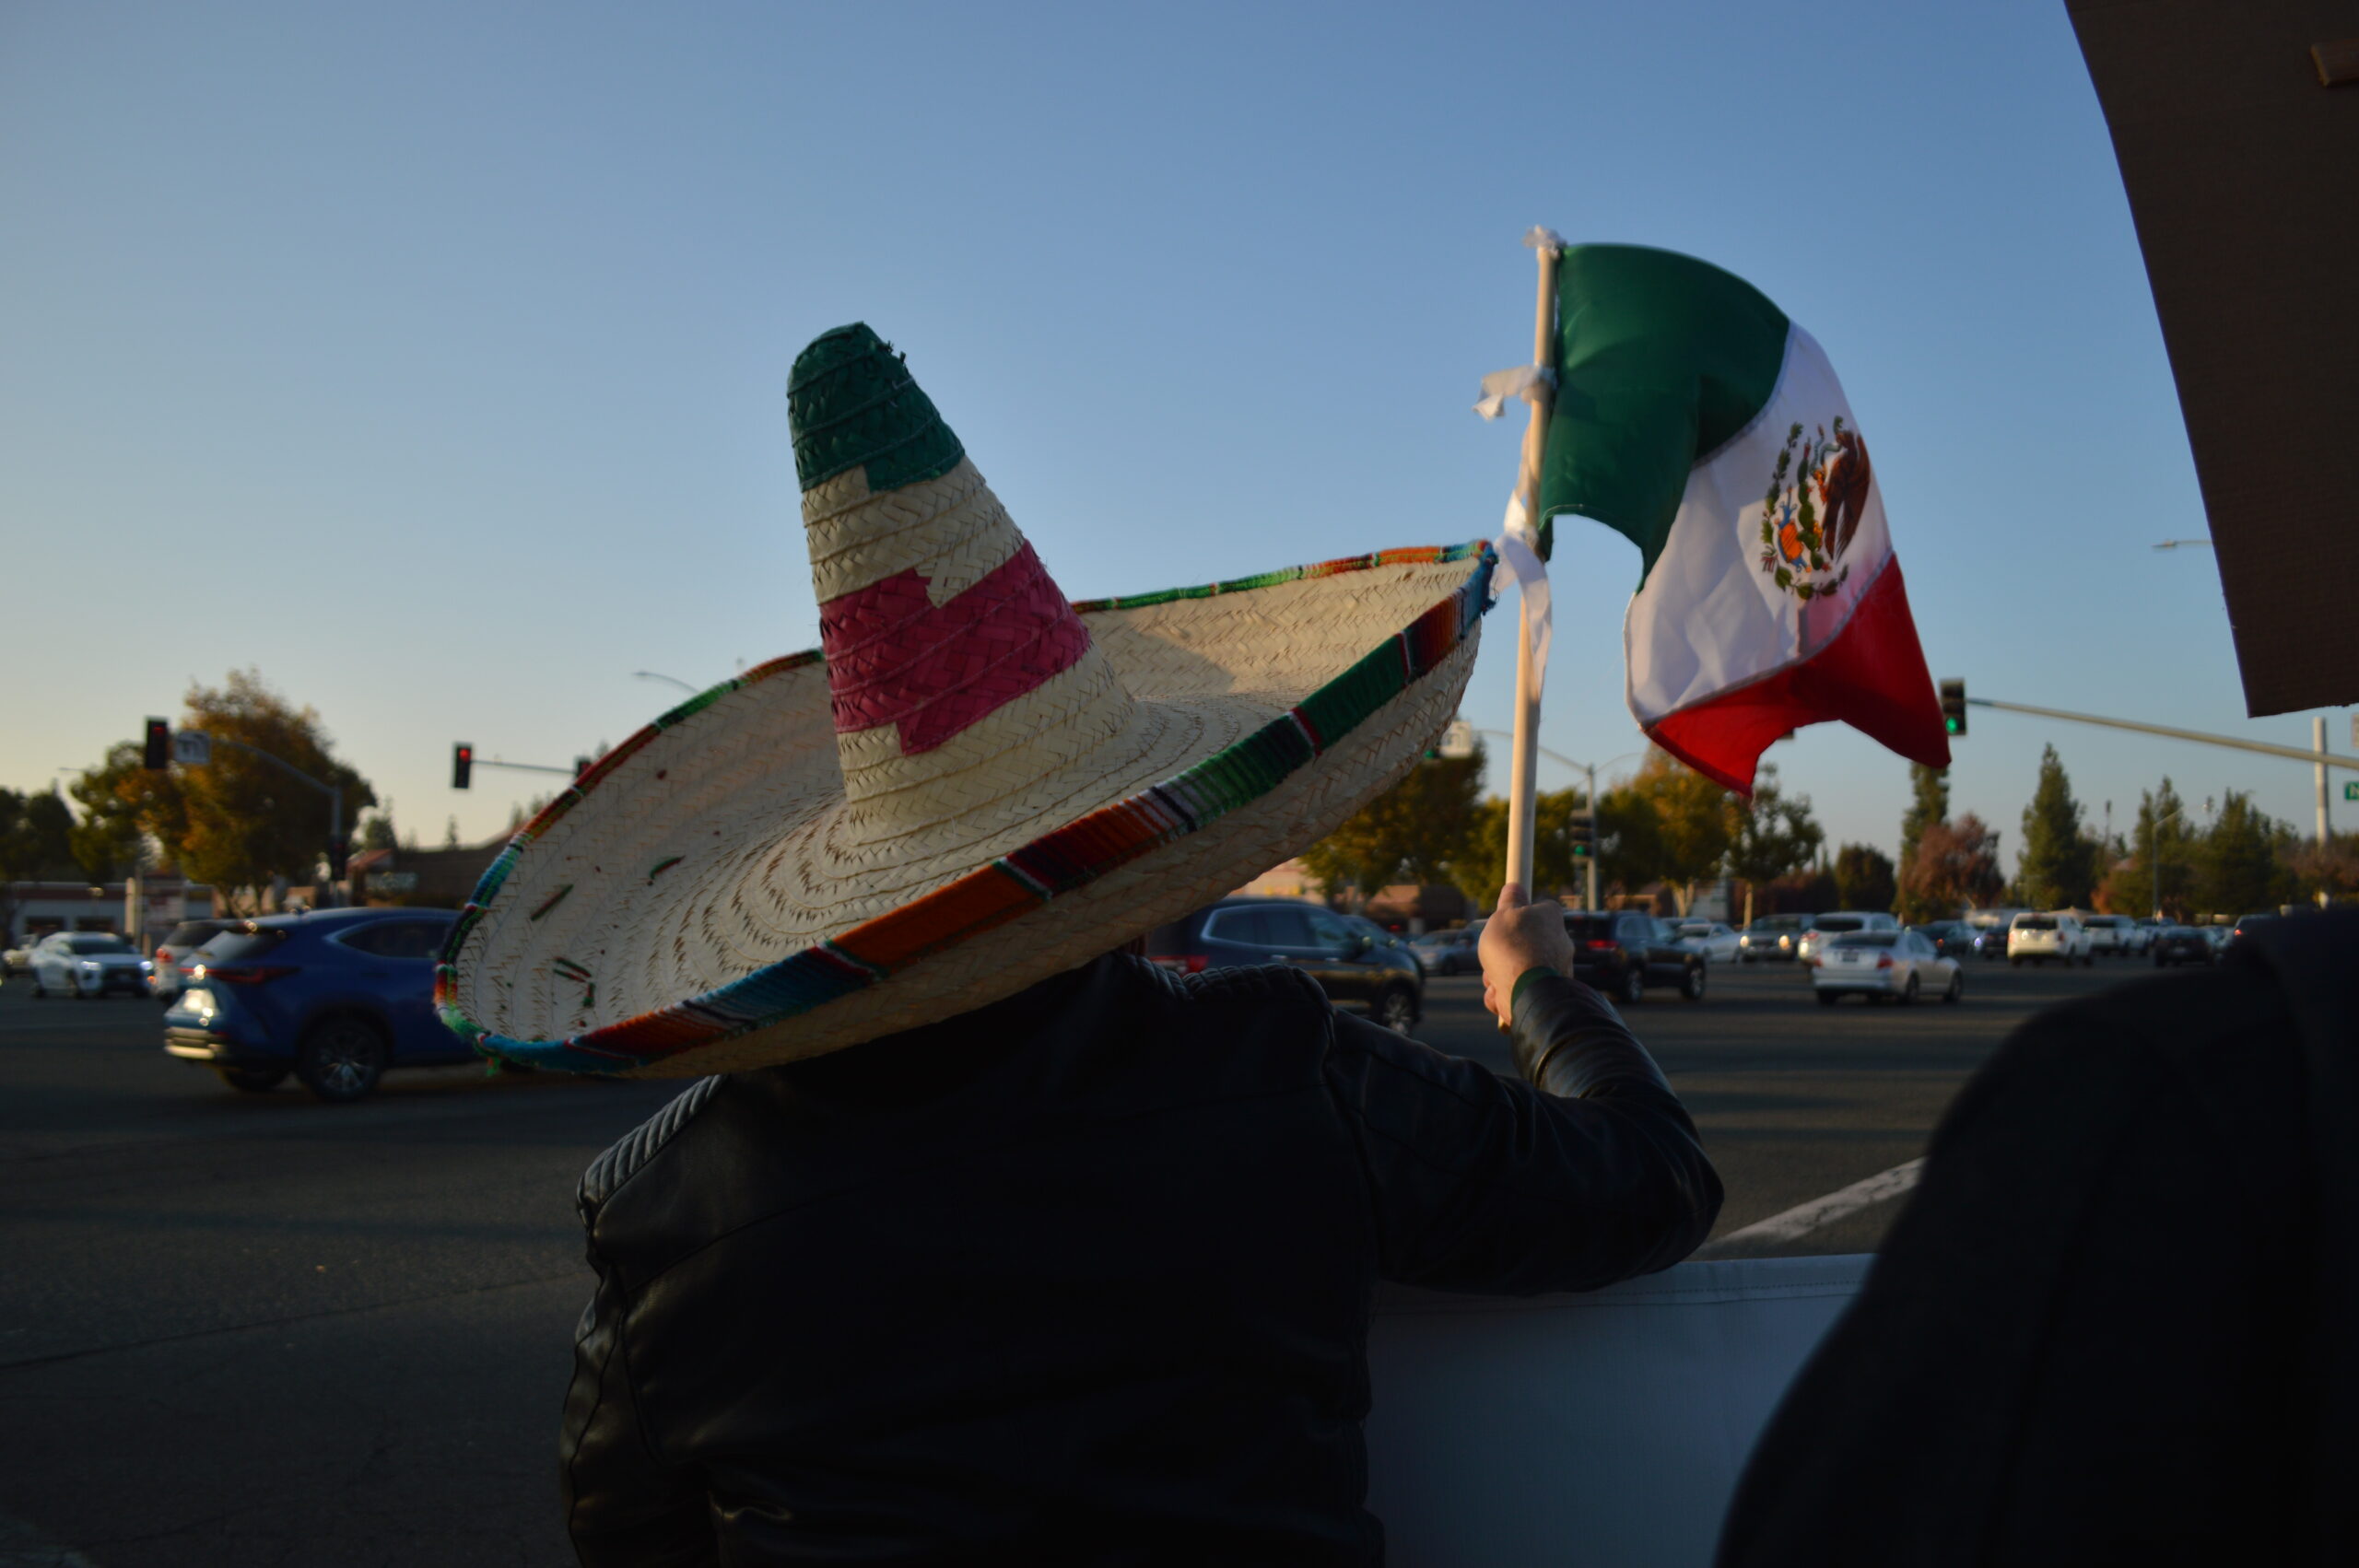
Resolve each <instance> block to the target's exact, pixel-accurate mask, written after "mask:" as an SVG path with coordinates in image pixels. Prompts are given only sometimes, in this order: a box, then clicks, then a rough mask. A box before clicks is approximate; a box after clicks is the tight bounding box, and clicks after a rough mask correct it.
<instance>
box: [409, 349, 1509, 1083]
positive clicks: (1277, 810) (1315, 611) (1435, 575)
mask: <svg viewBox="0 0 2359 1568" xmlns="http://www.w3.org/2000/svg"><path fill="white" fill-rule="evenodd" d="M787 403H788V409H789V413H790V415H791V416H792V422H793V430H794V459H795V468H796V471H797V473H798V474H799V475H800V476H801V479H802V485H803V517H804V525H805V527H806V528H807V529H808V531H809V535H810V549H811V577H812V582H813V586H814V588H815V589H816V592H817V595H818V600H819V626H820V637H821V646H820V647H819V648H818V649H814V650H812V651H810V652H807V653H798V654H793V655H790V656H789V657H787V658H783V659H778V660H773V661H770V662H769V663H767V664H763V665H760V666H757V668H755V669H752V670H749V671H747V672H746V673H745V674H743V675H741V676H739V677H738V678H737V679H735V680H733V681H726V682H723V683H722V685H718V686H715V687H713V688H712V689H711V690H710V691H708V692H706V693H704V694H703V695H701V696H697V697H693V698H691V699H690V700H688V701H687V702H684V703H682V704H681V705H680V706H679V707H677V708H674V709H672V711H670V712H669V713H666V714H664V715H663V717H662V718H660V719H658V720H655V722H654V723H653V724H651V725H650V726H649V727H648V728H646V729H644V730H642V731H640V732H639V733H638V734H636V735H633V736H632V737H631V738H630V739H629V740H628V741H627V742H625V743H623V744H622V745H621V746H619V747H617V748H616V750H614V751H613V752H611V753H609V754H608V755H606V756H605V757H604V758H603V759H602V760H601V761H600V762H599V763H598V764H597V766H594V767H593V768H591V769H590V770H589V771H588V772H587V773H585V774H584V775H582V777H581V778H580V779H579V780H577V781H576V782H575V784H574V785H573V787H572V788H570V789H569V790H566V791H565V793H564V794H562V795H560V796H559V797H558V798H557V801H556V802H554V803H553V804H551V805H550V806H549V808H548V809H547V810H546V811H544V812H543V813H541V814H540V815H539V816H537V817H535V818H534V819H533V821H532V822H531V824H529V825H527V826H526V827H525V828H524V829H523V830H522V832H521V833H519V834H518V835H517V836H516V837H515V838H514V840H513V841H511V843H510V844H509V846H508V848H506V849H505V850H503V851H502V852H501V854H500V856H499V859H498V860H495V861H493V862H492V865H491V868H490V870H489V871H487V872H485V873H484V878H483V881H482V883H480V884H479V885H478V886H477V887H476V889H475V897H474V900H473V901H472V902H471V903H469V904H468V906H467V907H466V910H465V912H464V914H463V915H462V916H461V918H460V919H459V921H458V923H457V926H456V929H455V930H453V932H452V938H451V944H450V946H449V948H448V949H447V950H446V951H445V953H444V954H443V961H442V965H441V966H440V969H439V970H438V971H437V979H436V1000H437V1001H438V1003H439V1005H440V1009H441V1013H442V1017H443V1020H444V1022H446V1023H447V1024H449V1025H450V1026H451V1027H452V1029H454V1030H456V1031H457V1032H458V1033H459V1034H460V1035H461V1036H463V1037H464V1038H465V1039H467V1040H469V1041H471V1042H472V1043H473V1044H474V1045H475V1047H476V1048H477V1049H478V1050H480V1051H483V1052H484V1053H486V1054H487V1055H492V1056H498V1057H501V1058H505V1059H510V1060H512V1061H518V1062H523V1063H529V1064H532V1065H534V1066H540V1067H557V1068H566V1069H572V1070H576V1071H593V1072H607V1073H624V1072H627V1073H633V1074H637V1075H640V1076H648V1077H687V1076H693V1075H696V1074H699V1073H709V1072H721V1071H734V1070H737V1069H742V1068H749V1067H759V1066H766V1065H769V1064H773V1063H778V1062H783V1061H791V1060H794V1059H798V1058H803V1057H809V1056H816V1055H817V1054H819V1053H821V1052H823V1051H830V1050H835V1049H839V1048H840V1047H845V1046H850V1045H854V1044H857V1043H858V1042H860V1041H862V1040H866V1039H872V1038H874V1037H875V1036H880V1035H885V1034H889V1033H892V1032H894V1031H897V1030H900V1029H907V1028H911V1027H914V1026H916V1025H918V1024H926V1023H931V1022H933V1021H934V1020H936V1019H940V1018H946V1017H949V1016H951V1015H953V1014H955V1013H958V1012H966V1011H967V1010H968V1009H970V1008H975V1007H980V1006H982V1005H983V1004H985V1003H987V1002H991V1001H994V1000H999V999H1000V998H1002V997H1005V996H1011V995H1013V994H1015V992H1016V991H1018V990H1021V989H1024V988H1025V987H1027V986H1028V985H1031V984H1033V983H1034V982H1036V981H1038V980H1041V979H1044V978H1046V977H1049V976H1050V975H1053V974H1056V973H1058V972H1060V971H1062V970H1065V969H1069V968H1072V967H1074V965H1078V964H1082V963H1085V962H1086V961H1087V960H1088V959H1090V958H1092V957H1095V956H1096V955H1097V954H1101V953H1104V952H1106V951H1108V950H1109V949H1110V948H1114V947H1118V946H1120V945H1121V943H1122V942H1126V941H1128V940H1129V939H1130V938H1132V937H1133V936H1135V935H1137V934H1138V933H1139V932H1141V931H1144V930H1148V929H1149V928H1151V927H1153V926H1155V925H1157V924H1159V923H1161V922H1163V921H1166V920H1170V919H1178V918H1179V917H1180V916H1181V915H1183V914H1185V913H1187V912H1188V911H1189V910H1191V909H1193V908H1196V907H1200V906H1201V905H1203V904H1204V903H1206V902H1208V901H1210V900H1211V899H1213V898H1215V897H1218V896H1220V895H1223V894H1226V893H1227V892H1229V891H1230V890H1231V889H1233V888H1235V887H1237V886H1238V885H1239V884H1240V883H1244V882H1246V881H1249V880H1250V879H1251V878H1252V877H1254V876H1256V875H1258V874H1259V873H1261V872H1263V871H1266V870H1267V869H1268V868H1270V867H1271V866H1273V865H1275V864H1277V863H1278V862H1279V861H1281V860H1285V859H1286V858H1287V857H1288V856H1290V855H1292V854H1294V853H1296V852H1297V851H1298V850H1300V849H1301V848H1304V847H1305V846H1306V845H1309V844H1310V843H1312V842H1313V841H1315V840H1316V839H1318V838H1320V837H1322V836H1323V835H1325V834H1327V833H1329V832H1331V831H1332V830H1333V829H1334V827H1335V826H1336V825H1338V824H1340V823H1341V822H1342V821H1343V820H1344V818H1345V817H1347V816H1349V815H1350V814H1351V813H1353V812H1354V811H1356V810H1357V809H1358V808H1359V807H1360V806H1361V805H1363V804H1365V803H1366V802H1367V801H1369V800H1370V799H1371V798H1373V797H1374V796H1376V795H1377V794H1379V792H1381V791H1382V790H1385V789H1386V788H1387V787H1389V786H1390V785H1391V784H1392V783H1393V782H1394V781H1396V780H1397V779H1399V778H1401V777H1402V775H1403V774H1405V773H1406V772H1407V771H1408V769H1410V768H1411V767H1413V766H1415V765H1416V763H1417V761H1418V758H1419V757H1420V755H1422V753H1423V752H1424V750H1425V748H1426V746H1428V745H1430V744H1431V743H1433V741H1434V739H1435V737H1437V736H1438V734H1439V733H1440V732H1441V731H1442V729H1443V728H1444V726H1446V725H1447V724H1448V723H1449V719H1450V716H1451V714H1452V713H1453V711H1454V710H1455V709H1456V708H1457V706H1458V698H1459V694H1460V692H1461V690H1462V689H1463V688H1464V686H1465V685H1466V677H1467V674H1468V672H1469V671H1470V670H1471V669H1472V668H1473V661H1474V648H1475V639H1476V634H1477V632H1478V631H1479V629H1480V618H1481V615H1482V613H1483V611H1484V610H1485V609H1486V608H1488V607H1489V594H1488V585H1489V581H1490V576H1491V568H1492V557H1491V553H1490V551H1489V549H1488V548H1487V547H1486V546H1485V545H1483V544H1456V545H1446V546H1440V547H1435V548H1426V549H1414V550H1388V551H1385V552H1383V553H1381V554H1379V555H1373V556H1356V557H1354V558H1353V559H1350V560H1343V561H1329V562H1327V563H1325V564H1323V565H1320V566H1312V567H1296V568H1289V569H1286V570H1283V571H1272V572H1265V573H1262V575H1261V576H1258V577H1250V578H1244V579H1239V580H1237V581H1233V582H1220V583H1214V584H1212V585H1210V586H1208V587H1203V588H1181V589H1173V590H1169V591H1164V592H1159V593H1144V594H1137V595H1133V596H1129V597H1125V598H1121V599H1106V600H1099V601H1096V602H1094V603H1081V604H1071V603H1067V602H1066V600H1065V597H1064V595H1063V594H1062V593H1061V592H1059V591H1058V590H1057V585H1056V584H1055V582H1054V581H1052V580H1051V579H1050V577H1049V574H1048V572H1047V570H1046V569H1045V568H1043V567H1042V566H1041V564H1040V562H1039V558H1038V557H1037V556H1034V554H1033V553H1032V547H1031V546H1030V545H1029V544H1027V543H1026V542H1025V540H1024V536H1023V535H1022V534H1021V533H1019V532H1016V528H1015V524H1014V523H1013V522H1011V521H1009V520H1008V515H1007V513H1006V511H1005V510H1003V509H1002V508H1001V506H1000V503H999V501H998V499H997V497H994V496H993V495H992V492H991V488H990V486H986V485H985V484H984V483H983V479H982V475H981V474H978V473H977V472H976V471H975V466H974V464H973V463H972V462H969V461H968V458H967V455H966V452H965V451H964V449H963V448H961V447H960V445H959V443H958V439H957V437H956V436H954V435H952V434H951V432H950V428H949V427H948V426H946V425H945V424H944V423H943V422H942V419H941V416H940V415H937V414H936V413H935V412H934V408H933V404H932V403H931V402H930V401H929V400H928V399H927V397H926V395H925V393H924V392H921V391H920V390H919V388H918V387H917V385H916V383H915V382H914V381H912V380H910V374H909V371H908V369H906V367H905V366H904V365H903V364H902V361H901V358H900V357H899V356H898V355H896V354H894V353H893V352H892V351H891V349H890V348H889V347H888V346H887V345H885V344H884V343H881V342H880V341H878V339H877V337H876V334H875V333H872V332H870V331H869V330H868V328H867V327H865V326H858V325H855V326H849V327H839V328H838V329H837V330H835V331H834V332H831V333H827V334H826V335H825V336H823V337H821V338H819V339H818V340H817V341H816V342H815V343H813V344H812V345H811V346H810V347H809V348H807V349H805V350H804V352H803V354H802V356H801V357H799V358H798V359H796V361H795V364H794V372H793V376H792V380H790V382H789V385H788V389H787Z"/></svg>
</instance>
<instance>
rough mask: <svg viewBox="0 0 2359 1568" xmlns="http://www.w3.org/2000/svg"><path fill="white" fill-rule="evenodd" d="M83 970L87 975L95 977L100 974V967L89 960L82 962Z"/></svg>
mask: <svg viewBox="0 0 2359 1568" xmlns="http://www.w3.org/2000/svg"><path fill="white" fill-rule="evenodd" d="M81 969H82V973H84V974H85V975H95V974H97V973H98V972H99V966H98V965H96V964H94V963H92V962H91V961H90V960H88V959H87V958H85V959H83V960H82V964H81Z"/></svg>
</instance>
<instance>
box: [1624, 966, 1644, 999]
mask: <svg viewBox="0 0 2359 1568" xmlns="http://www.w3.org/2000/svg"><path fill="white" fill-rule="evenodd" d="M1622 1000H1624V1001H1626V1002H1630V1003H1632V1004H1634V1005H1635V1004H1636V1003H1638V1002H1642V1001H1644V1000H1647V972H1646V971H1645V970H1644V969H1641V968H1638V967H1637V966H1636V965H1633V966H1632V967H1630V968H1627V969H1625V970H1623V971H1622Z"/></svg>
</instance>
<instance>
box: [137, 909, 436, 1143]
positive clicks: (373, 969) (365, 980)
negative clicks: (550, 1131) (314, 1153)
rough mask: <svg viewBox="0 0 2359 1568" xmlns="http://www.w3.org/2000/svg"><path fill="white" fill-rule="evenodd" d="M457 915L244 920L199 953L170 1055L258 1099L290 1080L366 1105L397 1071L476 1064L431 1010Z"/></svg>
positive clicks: (176, 1010) (172, 1013) (385, 913)
mask: <svg viewBox="0 0 2359 1568" xmlns="http://www.w3.org/2000/svg"><path fill="white" fill-rule="evenodd" d="M455 919H458V916H457V915H456V913H455V912H453V911H452V910H449V909H322V910H315V911H313V912H311V913H310V914H303V915H271V916H266V917H264V918H263V919H254V920H241V921H239V922H238V923H237V925H236V926H234V927H232V928H231V929H230V930H226V931H222V932H220V933H218V934H217V935H216V936H215V937H214V938H213V939H212V940H211V941H210V942H206V943H205V946H204V948H203V949H202V950H201V951H200V952H199V953H198V954H197V957H196V961H195V963H194V965H193V966H192V968H191V971H190V977H189V984H188V987H187V989H184V990H183V991H182V992H181V994H180V995H179V997H177V998H176V999H175V1000H173V1002H172V1004H171V1006H170V1008H169V1009H167V1010H166V1012H165V1013H164V1049H165V1050H166V1051H167V1052H169V1053H170V1054H171V1055H173V1056H176V1057H178V1058H180V1059H182V1060H183V1061H194V1062H201V1063H203V1064H204V1065H205V1066H207V1067H210V1068H212V1069H213V1070H214V1071H216V1072H217V1073H219V1074H220V1075H221V1081H222V1082H225V1083H227V1084H229V1086H230V1087H231V1088H233V1089H242V1090H246V1091H248V1092H250V1093H254V1094H260V1093H262V1092H264V1091H266V1090H270V1089H275V1088H276V1087H277V1086H278V1085H279V1084H280V1083H282V1082H286V1079H287V1075H288V1073H289V1072H292V1073H294V1074H295V1075H296V1077H297V1078H299V1079H300V1080H301V1081H302V1083H303V1086H304V1087H305V1088H307V1089H309V1090H311V1093H312V1094H316V1095H318V1096H319V1097H320V1098H321V1099H323V1100H331V1101H350V1100H358V1099H361V1098H364V1097H365V1096H367V1095H368V1094H370V1092H372V1091H373V1090H374V1089H375V1088H376V1087H377V1083H378V1081H379V1080H380V1079H381V1078H382V1077H383V1076H384V1074H385V1073H386V1071H388V1070H390V1069H393V1068H396V1067H439V1066H446V1065H448V1064H450V1063H452V1062H461V1061H472V1060H474V1059H475V1053H474V1052H473V1051H472V1050H470V1049H469V1048H468V1047H467V1045H466V1043H465V1042H464V1041H463V1040H461V1039H460V1038H459V1037H458V1036H456V1035H453V1034H452V1033H451V1031H450V1030H448V1029H446V1028H444V1027H443V1026H442V1020H441V1019H440V1016H439V1015H437V1013H436V1012H435V1011H434V961H435V959H436V958H437V956H439V955H440V953H441V951H442V943H443V941H444V939H446V938H447V937H449V935H450V934H451V923H452V921H453V920H455Z"/></svg>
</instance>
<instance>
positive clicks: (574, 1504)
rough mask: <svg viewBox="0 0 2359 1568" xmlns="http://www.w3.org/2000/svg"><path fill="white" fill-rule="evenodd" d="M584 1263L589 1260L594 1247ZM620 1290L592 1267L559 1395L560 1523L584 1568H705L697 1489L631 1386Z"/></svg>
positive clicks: (709, 1532) (709, 1551)
mask: <svg viewBox="0 0 2359 1568" xmlns="http://www.w3.org/2000/svg"><path fill="white" fill-rule="evenodd" d="M590 1261H591V1262H592V1264H593V1265H598V1263H599V1258H598V1255H597V1250H596V1247H595V1246H594V1244H593V1247H592V1249H591V1255H590ZM625 1305H626V1297H625V1293H624V1291H623V1288H622V1285H621V1282H620V1281H618V1280H617V1279H616V1276H615V1272H614V1270H610V1269H607V1268H604V1267H603V1266H601V1267H599V1270H598V1293H597V1294H596V1295H594V1296H593V1297H592V1298H591V1302H590V1308H589V1310H588V1311H587V1312H585V1313H583V1314H582V1316H581V1331H580V1332H579V1333H578V1334H577V1335H576V1337H575V1340H574V1345H573V1383H572V1386H571V1387H569V1388H568V1389H567V1390H566V1396H565V1433H564V1438H563V1442H562V1444H561V1445H560V1447H559V1452H560V1454H561V1455H562V1456H563V1457H564V1467H563V1474H564V1488H565V1523H566V1529H567V1531H568V1533H569V1534H570V1535H571V1536H572V1538H573V1550H574V1553H575V1555H576V1556H578V1557H579V1558H580V1559H581V1562H582V1564H583V1568H609V1565H612V1568H626V1565H628V1568H708V1565H713V1564H718V1563H719V1562H720V1561H721V1558H720V1555H719V1547H718V1545H717V1544H716V1542H715V1539H714V1535H713V1529H712V1523H711V1520H710V1515H709V1514H708V1512H707V1504H706V1498H705V1489H704V1486H703V1483H702V1481H701V1480H699V1479H698V1477H697V1476H696V1474H695V1473H694V1472H693V1471H691V1470H688V1469H685V1468H682V1467H680V1466H676V1465H671V1464H667V1463H666V1462H665V1461H664V1460H663V1457H662V1456H660V1455H659V1454H657V1453H656V1452H655V1449H654V1447H653V1445H651V1443H650V1442H649V1441H648V1438H647V1430H646V1427H645V1425H644V1424H643V1423H642V1422H641V1421H640V1412H639V1400H638V1398H637V1395H636V1393H635V1392H634V1391H633V1389H632V1387H631V1376H630V1356H629V1352H628V1346H627V1345H626V1343H625V1337H624V1331H623V1330H624V1317H625Z"/></svg>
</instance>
